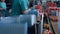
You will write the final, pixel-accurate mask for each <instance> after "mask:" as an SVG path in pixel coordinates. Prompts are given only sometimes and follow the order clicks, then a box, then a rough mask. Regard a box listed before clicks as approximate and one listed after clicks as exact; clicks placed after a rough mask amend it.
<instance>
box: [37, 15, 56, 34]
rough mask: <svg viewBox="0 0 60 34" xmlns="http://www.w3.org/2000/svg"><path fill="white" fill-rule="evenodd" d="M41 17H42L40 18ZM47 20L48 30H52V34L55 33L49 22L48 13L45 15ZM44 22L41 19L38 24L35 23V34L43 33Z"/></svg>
mask: <svg viewBox="0 0 60 34" xmlns="http://www.w3.org/2000/svg"><path fill="white" fill-rule="evenodd" d="M42 19H43V18H42ZM47 22H48V25H49V29H50V31H51V32H52V34H55V32H54V29H53V27H52V24H51V21H50V19H49V17H48V15H47ZM44 23H45V22H43V20H41V22H40V23H39V24H37V27H38V28H37V31H36V32H37V33H36V34H44V33H43V32H44V30H45V28H43V24H44Z"/></svg>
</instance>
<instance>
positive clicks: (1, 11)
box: [0, 2, 8, 16]
mask: <svg viewBox="0 0 60 34" xmlns="http://www.w3.org/2000/svg"><path fill="white" fill-rule="evenodd" d="M0 8H3V10H0V16H1V15H3V16H7V15H8V11H7V10H6V3H5V2H0Z"/></svg>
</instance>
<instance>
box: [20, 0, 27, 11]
mask: <svg viewBox="0 0 60 34" xmlns="http://www.w3.org/2000/svg"><path fill="white" fill-rule="evenodd" d="M19 4H20V6H21V10H22V11H24V10H27V9H28V6H27V3H25V1H24V0H19Z"/></svg>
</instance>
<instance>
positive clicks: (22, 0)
mask: <svg viewBox="0 0 60 34" xmlns="http://www.w3.org/2000/svg"><path fill="white" fill-rule="evenodd" d="M27 9H28V1H26V0H14V2H13V5H12V16H16V15H21V14H22V13H23V11H25V10H27Z"/></svg>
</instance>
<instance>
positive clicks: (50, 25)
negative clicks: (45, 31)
mask: <svg viewBox="0 0 60 34" xmlns="http://www.w3.org/2000/svg"><path fill="white" fill-rule="evenodd" d="M47 20H48V24H49V28H50V30H51V32H52V34H55V32H54V29H53V27H52V24H51V20H50V19H49V16H48V15H47Z"/></svg>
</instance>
